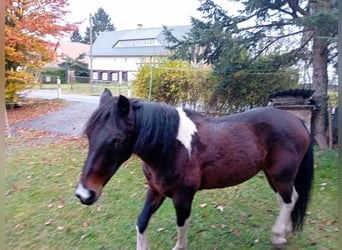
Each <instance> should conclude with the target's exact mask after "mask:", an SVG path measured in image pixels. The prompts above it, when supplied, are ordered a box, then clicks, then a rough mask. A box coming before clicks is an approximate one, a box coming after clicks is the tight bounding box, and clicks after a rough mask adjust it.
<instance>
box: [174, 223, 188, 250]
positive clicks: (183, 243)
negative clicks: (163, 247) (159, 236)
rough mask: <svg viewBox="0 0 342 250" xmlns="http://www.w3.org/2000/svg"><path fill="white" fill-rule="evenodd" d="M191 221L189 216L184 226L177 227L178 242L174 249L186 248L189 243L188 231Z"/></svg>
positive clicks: (181, 249)
mask: <svg viewBox="0 0 342 250" xmlns="http://www.w3.org/2000/svg"><path fill="white" fill-rule="evenodd" d="M189 222H190V219H189V218H187V219H186V220H185V223H184V226H182V227H178V228H177V231H178V235H177V243H176V246H175V247H174V248H173V249H172V250H183V249H186V247H187V245H188V238H187V231H188V227H189Z"/></svg>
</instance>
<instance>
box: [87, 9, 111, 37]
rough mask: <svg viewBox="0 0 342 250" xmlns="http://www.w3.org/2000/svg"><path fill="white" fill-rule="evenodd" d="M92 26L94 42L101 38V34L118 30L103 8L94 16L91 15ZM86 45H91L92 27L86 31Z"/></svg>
mask: <svg viewBox="0 0 342 250" xmlns="http://www.w3.org/2000/svg"><path fill="white" fill-rule="evenodd" d="M91 25H92V31H93V32H92V35H93V42H94V41H95V40H96V38H97V37H98V36H99V34H100V32H103V31H114V30H115V29H116V28H115V26H114V24H112V23H111V18H110V17H109V15H108V14H107V13H106V12H105V10H104V9H103V8H101V7H100V8H99V9H98V10H97V12H96V13H95V15H94V16H93V15H91ZM84 43H86V44H90V27H87V29H86V33H85V36H84Z"/></svg>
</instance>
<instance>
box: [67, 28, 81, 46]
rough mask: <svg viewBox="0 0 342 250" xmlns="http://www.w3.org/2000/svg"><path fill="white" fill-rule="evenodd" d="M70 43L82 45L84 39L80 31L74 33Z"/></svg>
mask: <svg viewBox="0 0 342 250" xmlns="http://www.w3.org/2000/svg"><path fill="white" fill-rule="evenodd" d="M70 41H71V42H74V43H82V42H83V37H82V36H81V34H80V32H79V31H78V30H76V31H73V32H72V34H71V37H70Z"/></svg>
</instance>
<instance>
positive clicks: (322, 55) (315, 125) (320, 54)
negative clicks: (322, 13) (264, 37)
mask: <svg viewBox="0 0 342 250" xmlns="http://www.w3.org/2000/svg"><path fill="white" fill-rule="evenodd" d="M312 52H313V60H312V62H313V76H312V88H313V89H314V90H315V93H314V94H313V100H314V101H315V102H316V109H315V110H314V113H313V119H312V133H313V136H314V139H315V141H316V143H317V144H318V146H319V147H320V148H321V149H326V148H328V141H327V101H328V72H327V67H328V44H327V41H326V39H325V38H322V37H320V36H316V37H315V38H314V41H313V45H312Z"/></svg>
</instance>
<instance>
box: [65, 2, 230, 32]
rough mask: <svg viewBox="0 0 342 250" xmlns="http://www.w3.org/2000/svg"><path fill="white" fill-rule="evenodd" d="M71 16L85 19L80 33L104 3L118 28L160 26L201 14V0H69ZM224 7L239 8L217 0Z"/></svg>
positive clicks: (188, 19) (77, 20)
mask: <svg viewBox="0 0 342 250" xmlns="http://www.w3.org/2000/svg"><path fill="white" fill-rule="evenodd" d="M68 2H69V4H70V6H69V10H70V11H71V13H70V14H69V15H68V17H67V18H68V20H69V21H71V22H79V21H83V24H82V25H81V26H80V33H81V35H83V34H84V32H85V28H86V27H88V26H89V14H90V13H92V14H94V13H95V12H97V10H98V9H99V8H100V7H102V8H103V9H104V10H105V12H106V13H107V14H108V15H109V17H110V18H111V22H112V23H113V24H114V26H115V27H116V29H117V30H125V29H135V28H136V27H137V24H142V25H143V27H145V28H150V27H161V26H162V25H166V26H173V25H188V24H190V16H193V17H196V18H200V17H201V13H200V12H199V11H197V10H196V9H197V8H198V7H199V6H200V3H199V1H198V0H121V1H113V0H95V1H94V0H83V1H82V0H69V1H68ZM214 2H216V3H219V4H220V5H221V6H223V7H225V9H229V13H231V10H234V9H236V3H234V2H233V1H231V0H215V1H214Z"/></svg>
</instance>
